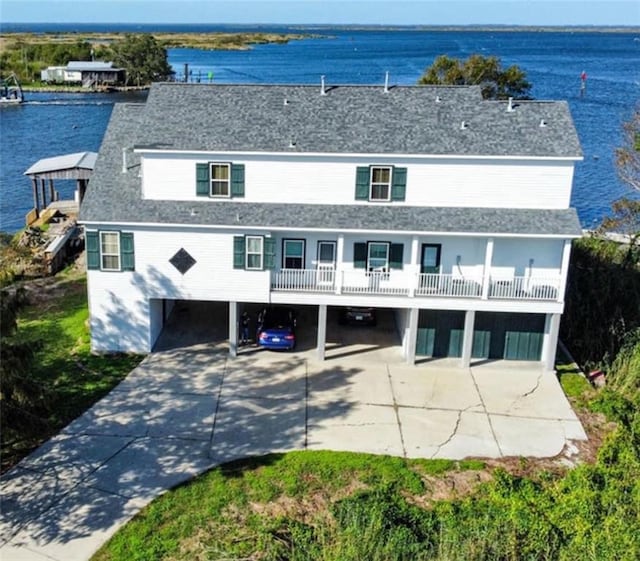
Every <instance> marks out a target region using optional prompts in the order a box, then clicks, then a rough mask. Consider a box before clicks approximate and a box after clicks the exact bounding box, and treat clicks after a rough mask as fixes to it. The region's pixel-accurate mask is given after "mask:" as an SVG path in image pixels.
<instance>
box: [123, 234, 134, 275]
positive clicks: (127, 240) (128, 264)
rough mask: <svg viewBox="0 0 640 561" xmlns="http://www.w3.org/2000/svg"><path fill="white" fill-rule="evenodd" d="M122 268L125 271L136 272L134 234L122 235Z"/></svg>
mask: <svg viewBox="0 0 640 561" xmlns="http://www.w3.org/2000/svg"><path fill="white" fill-rule="evenodd" d="M120 268H121V269H122V270H123V271H134V270H135V254H134V251H133V233H131V232H121V233H120Z"/></svg>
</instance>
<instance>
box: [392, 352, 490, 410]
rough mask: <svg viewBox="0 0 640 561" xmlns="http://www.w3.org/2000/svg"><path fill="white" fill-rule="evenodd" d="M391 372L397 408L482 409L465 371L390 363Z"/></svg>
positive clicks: (473, 386) (477, 395) (475, 390)
mask: <svg viewBox="0 0 640 561" xmlns="http://www.w3.org/2000/svg"><path fill="white" fill-rule="evenodd" d="M391 372H392V384H393V392H394V395H395V398H396V401H397V403H398V405H400V406H410V407H428V408H430V409H450V410H454V409H460V410H463V409H467V410H472V411H483V410H484V409H483V407H482V402H481V399H480V396H479V394H478V391H477V389H476V386H475V384H474V382H473V378H472V377H471V374H470V372H469V370H466V369H461V368H451V367H439V366H435V365H434V366H431V365H430V366H429V367H422V368H416V367H415V366H411V365H395V364H394V365H393V366H392V370H391Z"/></svg>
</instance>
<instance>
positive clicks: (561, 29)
mask: <svg viewBox="0 0 640 561" xmlns="http://www.w3.org/2000/svg"><path fill="white" fill-rule="evenodd" d="M274 28H277V29H292V30H293V29H296V30H328V29H336V30H344V31H412V30H413V31H459V32H465V31H476V32H477V31H481V32H492V33H493V32H543V33H639V34H640V26H637V25H630V26H625V25H557V26H556V25H501V24H470V25H428V24H419V25H408V24H407V25H387V24H313V23H291V24H286V23H246V24H241V23H227V24H215V23H211V24H202V23H159V22H156V23H124V24H123V23H86V22H70V23H60V22H58V23H49V22H41V23H40V22H39V23H24V22H3V24H2V30H1V33H36V34H45V33H52V32H53V33H55V32H63V33H87V32H89V31H90V30H93V31H95V32H98V33H101V32H109V31H114V30H118V32H127V33H128V32H131V33H166V32H168V30H170V29H180V30H182V31H180V32H181V33H202V32H203V30H204V29H211V30H214V29H215V30H220V31H222V30H231V29H233V30H234V32H242V31H245V32H248V33H253V32H256V30H260V31H262V32H264V31H265V30H267V29H274ZM189 29H192V30H193V31H190V30H189ZM120 30H127V31H120Z"/></svg>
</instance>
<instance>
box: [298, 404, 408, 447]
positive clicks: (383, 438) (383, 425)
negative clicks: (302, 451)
mask: <svg viewBox="0 0 640 561" xmlns="http://www.w3.org/2000/svg"><path fill="white" fill-rule="evenodd" d="M307 422H308V425H307V448H308V449H309V450H344V451H353V452H367V453H369V454H390V455H393V456H404V447H403V445H402V435H401V433H400V428H399V426H398V421H397V417H396V413H395V411H394V409H393V407H390V406H380V405H370V404H362V403H358V404H348V403H347V402H341V403H331V402H325V401H316V402H315V404H310V405H309V412H308V421H307Z"/></svg>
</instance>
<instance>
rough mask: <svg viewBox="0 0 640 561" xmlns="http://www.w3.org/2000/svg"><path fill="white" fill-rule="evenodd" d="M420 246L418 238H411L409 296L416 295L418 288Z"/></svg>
mask: <svg viewBox="0 0 640 561" xmlns="http://www.w3.org/2000/svg"><path fill="white" fill-rule="evenodd" d="M419 260H420V244H419V243H418V236H413V237H412V238H411V264H410V265H409V274H410V275H411V276H410V278H409V296H410V297H413V296H415V295H416V288H418V282H419V280H418V279H419V278H420V277H419V275H420V261H419Z"/></svg>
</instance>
